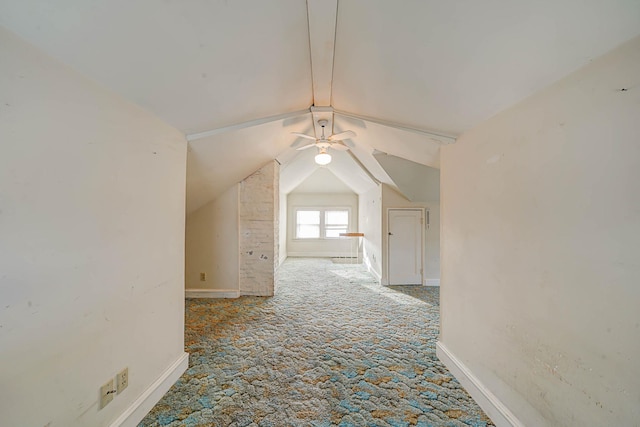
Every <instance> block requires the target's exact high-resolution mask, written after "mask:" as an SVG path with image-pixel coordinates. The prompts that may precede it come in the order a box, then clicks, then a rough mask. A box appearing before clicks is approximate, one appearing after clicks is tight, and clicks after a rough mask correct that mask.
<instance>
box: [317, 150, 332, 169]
mask: <svg viewBox="0 0 640 427" xmlns="http://www.w3.org/2000/svg"><path fill="white" fill-rule="evenodd" d="M315 160H316V163H317V164H319V165H320V166H324V165H328V164H329V163H331V154H329V153H320V154H316V157H315Z"/></svg>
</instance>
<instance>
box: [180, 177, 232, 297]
mask: <svg viewBox="0 0 640 427" xmlns="http://www.w3.org/2000/svg"><path fill="white" fill-rule="evenodd" d="M238 187H239V186H238V184H236V185H234V186H233V187H231V188H230V189H228V190H227V191H225V192H224V193H223V194H222V195H221V196H219V197H218V198H217V199H216V200H214V201H213V202H210V203H208V204H206V205H205V206H203V207H202V208H200V209H198V210H197V211H195V212H193V213H192V214H191V215H189V216H188V217H187V227H186V229H187V231H186V276H185V277H186V287H187V289H216V290H221V291H222V290H223V291H238V289H239V277H238V274H239V268H240V267H239V258H238V251H239V245H238ZM200 273H206V280H205V281H201V280H200Z"/></svg>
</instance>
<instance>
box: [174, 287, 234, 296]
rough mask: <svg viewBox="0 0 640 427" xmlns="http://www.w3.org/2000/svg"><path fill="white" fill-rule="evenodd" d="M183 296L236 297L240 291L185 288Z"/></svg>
mask: <svg viewBox="0 0 640 427" xmlns="http://www.w3.org/2000/svg"><path fill="white" fill-rule="evenodd" d="M184 296H185V298H238V297H239V296H240V291H236V290H232V289H185V290H184Z"/></svg>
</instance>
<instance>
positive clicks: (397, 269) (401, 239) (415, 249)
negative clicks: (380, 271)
mask: <svg viewBox="0 0 640 427" xmlns="http://www.w3.org/2000/svg"><path fill="white" fill-rule="evenodd" d="M423 223H424V210H423V209H389V211H388V228H387V231H388V233H387V234H388V236H387V249H388V251H387V254H388V257H387V259H388V264H387V274H388V277H389V285H422V272H423V265H422V260H423V253H422V251H423V248H424V243H423V242H424V236H423V232H422V224H423Z"/></svg>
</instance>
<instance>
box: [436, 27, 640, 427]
mask: <svg viewBox="0 0 640 427" xmlns="http://www.w3.org/2000/svg"><path fill="white" fill-rule="evenodd" d="M622 88H628V90H627V91H621V89H622ZM639 119H640V38H636V39H635V40H633V41H631V42H629V43H627V44H625V45H624V46H622V47H621V48H619V49H617V50H615V51H613V52H612V53H610V54H608V55H606V56H605V57H603V58H600V59H597V60H595V61H593V62H592V63H591V64H590V65H588V66H587V67H585V68H583V69H582V70H580V71H578V72H576V73H574V74H572V75H571V76H569V77H568V78H566V79H563V80H561V81H560V82H558V83H557V84H554V85H553V86H551V87H550V88H548V89H546V90H544V91H542V92H540V93H538V94H536V95H535V96H533V97H531V98H529V99H527V100H526V101H524V102H522V103H521V104H519V105H518V106H516V107H514V108H512V109H510V110H508V111H506V112H504V113H502V114H499V115H498V116H496V117H494V118H492V119H491V120H489V121H487V122H485V123H484V124H482V125H481V126H479V127H478V128H476V129H474V130H472V131H470V132H468V133H466V134H464V135H463V136H462V137H461V138H460V139H459V140H458V143H456V144H454V145H452V146H447V147H445V148H444V149H443V151H442V217H443V228H442V231H443V251H442V253H443V258H442V259H443V266H442V267H443V268H442V306H441V307H442V310H441V311H442V333H441V337H440V340H441V343H442V344H443V345H445V346H446V347H447V348H448V349H449V350H450V352H451V353H452V354H453V355H455V356H456V357H457V358H458V359H459V360H460V361H462V362H463V363H464V364H465V365H467V367H468V368H469V369H470V370H471V372H472V373H473V374H474V375H475V376H476V377H477V378H478V379H479V380H480V381H481V383H483V384H484V385H485V386H486V387H487V389H488V390H490V391H491V392H493V394H495V395H496V396H497V397H498V398H499V399H500V400H502V402H503V403H504V404H505V405H506V406H507V407H508V408H509V409H510V410H511V411H512V412H513V413H514V414H515V415H516V416H517V417H518V418H519V419H520V420H521V421H522V422H523V423H524V425H529V426H585V425H589V426H623V425H624V426H631V425H637V424H638V420H640V405H639V402H640V381H638V378H640V358H639V357H638V356H639V355H640V309H639V302H640V286H639V285H638V284H639V283H640V263H638V241H639V239H638V237H639V236H640V197H639V194H640V187H639V184H638V183H640V140H639V139H638V135H640V120H639Z"/></svg>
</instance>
